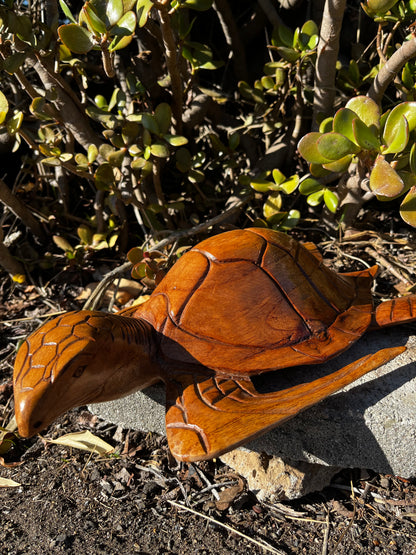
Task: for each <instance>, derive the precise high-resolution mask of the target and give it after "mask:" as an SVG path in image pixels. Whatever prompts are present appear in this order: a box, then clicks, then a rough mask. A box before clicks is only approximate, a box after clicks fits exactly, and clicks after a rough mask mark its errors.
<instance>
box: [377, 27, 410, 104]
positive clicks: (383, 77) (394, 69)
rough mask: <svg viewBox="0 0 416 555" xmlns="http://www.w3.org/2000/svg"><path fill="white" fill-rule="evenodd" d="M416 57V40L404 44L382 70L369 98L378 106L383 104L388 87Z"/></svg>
mask: <svg viewBox="0 0 416 555" xmlns="http://www.w3.org/2000/svg"><path fill="white" fill-rule="evenodd" d="M415 56H416V38H413V39H412V40H409V41H407V42H405V43H403V44H402V46H401V47H400V48H399V49H398V50H396V52H395V53H394V54H393V56H391V58H389V60H388V61H387V62H386V64H385V65H384V66H383V67H382V68H381V69H380V71H379V72H378V74H377V76H376V78H375V79H374V81H373V83H372V85H371V87H370V89H369V91H368V93H367V96H369V97H370V98H372V99H373V100H374V101H375V102H377V104H380V103H381V100H382V98H383V94H384V93H385V91H386V89H387V87H388V86H389V85H390V83H391V82H392V81H394V79H395V78H396V76H397V74H398V73H399V71H400V70H401V69H402V67H403V66H404V65H405V64H406V63H407V62H408V61H409V60H411V59H412V58H414V57H415Z"/></svg>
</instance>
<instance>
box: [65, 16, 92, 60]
mask: <svg viewBox="0 0 416 555" xmlns="http://www.w3.org/2000/svg"><path fill="white" fill-rule="evenodd" d="M58 34H59V38H60V39H61V41H62V42H63V43H64V44H65V46H66V47H67V48H69V50H71V52H75V54H85V53H86V52H89V51H90V50H91V49H92V48H93V46H94V41H93V34H92V33H91V32H90V31H88V29H85V27H81V25H77V24H76V23H69V24H68V25H61V26H60V27H59V28H58Z"/></svg>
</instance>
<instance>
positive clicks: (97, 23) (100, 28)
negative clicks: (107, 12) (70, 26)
mask: <svg viewBox="0 0 416 555" xmlns="http://www.w3.org/2000/svg"><path fill="white" fill-rule="evenodd" d="M82 20H83V21H85V23H86V24H87V26H88V29H89V30H90V31H91V33H94V34H95V35H97V36H99V35H104V34H105V33H106V32H107V28H106V25H105V23H104V21H102V19H100V18H99V17H98V15H97V12H96V11H95V9H94V8H93V6H92V5H91V3H90V2H86V3H85V4H84V6H83V8H82Z"/></svg>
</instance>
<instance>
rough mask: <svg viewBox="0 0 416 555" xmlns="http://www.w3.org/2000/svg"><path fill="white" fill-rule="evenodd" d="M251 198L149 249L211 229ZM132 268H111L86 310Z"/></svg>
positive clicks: (240, 200)
mask: <svg viewBox="0 0 416 555" xmlns="http://www.w3.org/2000/svg"><path fill="white" fill-rule="evenodd" d="M249 198H250V196H247V197H244V198H241V199H237V200H236V201H235V202H234V203H233V204H232V205H231V206H230V207H229V208H228V209H227V210H225V211H224V212H221V214H218V215H217V216H214V217H213V218H211V219H209V220H207V221H206V222H202V223H201V224H198V225H196V226H194V227H192V228H190V229H183V230H181V231H174V232H173V233H171V234H170V235H169V236H168V237H165V239H162V240H161V241H159V242H158V243H156V244H155V245H153V247H151V248H150V249H149V251H155V250H161V249H163V248H164V247H167V246H168V245H171V244H172V243H175V241H179V240H180V239H186V238H187V237H192V236H194V235H197V234H198V233H202V232H204V231H206V230H207V229H209V228H210V227H212V226H214V225H218V224H220V223H221V222H223V221H224V220H226V219H228V218H230V216H232V215H234V214H235V213H236V212H239V211H240V210H241V208H242V207H243V206H244V204H245V203H246V202H248V200H249ZM130 268H131V263H130V262H125V263H124V264H122V265H121V266H119V267H118V268H115V269H114V270H111V271H110V272H108V273H107V274H106V275H105V276H104V278H103V279H102V280H101V281H100V283H99V284H98V285H97V287H96V288H95V289H94V291H93V293H92V294H91V296H90V297H89V299H87V301H86V302H85V304H84V306H83V308H84V309H85V310H94V308H95V307H96V306H97V305H98V303H99V301H100V299H101V296H102V295H103V294H104V292H105V291H106V289H107V288H108V287H109V285H110V284H111V283H112V282H113V281H114V279H115V278H116V277H118V276H119V275H120V274H122V273H124V272H126V271H127V270H129V269H130Z"/></svg>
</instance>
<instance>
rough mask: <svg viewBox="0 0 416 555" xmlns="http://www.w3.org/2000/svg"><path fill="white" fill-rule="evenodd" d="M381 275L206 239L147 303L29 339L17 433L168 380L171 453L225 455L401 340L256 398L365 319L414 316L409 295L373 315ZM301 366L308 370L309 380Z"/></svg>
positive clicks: (76, 316) (275, 247)
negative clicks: (273, 374)
mask: <svg viewBox="0 0 416 555" xmlns="http://www.w3.org/2000/svg"><path fill="white" fill-rule="evenodd" d="M376 270H377V268H376V267H373V268H370V269H368V270H364V271H361V272H350V273H347V274H337V273H336V272H333V271H332V270H330V269H329V268H327V267H326V266H325V265H324V264H323V263H322V258H321V256H320V254H319V252H318V251H317V249H316V247H315V246H314V245H312V244H310V243H308V244H305V245H304V246H303V245H301V244H300V243H298V242H296V241H295V240H294V239H292V238H290V237H289V236H287V235H285V234H283V233H279V232H275V231H271V230H266V229H260V228H250V229H247V230H236V231H231V232H227V233H223V234H220V235H217V236H215V237H212V238H210V239H207V240H205V241H203V242H201V243H199V244H198V245H196V246H195V247H194V248H193V249H191V250H190V251H189V252H188V253H186V254H185V255H183V256H182V257H181V258H180V259H179V261H178V262H177V263H176V264H175V265H174V266H173V268H172V269H171V270H170V271H169V273H168V274H167V276H166V277H165V278H164V279H163V281H162V282H161V283H160V285H159V286H158V287H157V288H156V290H155V291H154V293H153V294H152V295H151V297H150V299H149V300H148V301H147V302H146V303H144V304H143V305H140V306H138V307H137V308H128V309H125V310H123V311H121V312H120V313H119V314H116V315H109V314H104V313H99V312H88V311H78V312H73V313H69V314H67V315H64V316H61V317H58V318H56V319H55V320H53V321H51V322H49V323H47V324H45V325H44V326H42V327H41V328H40V329H39V330H37V331H36V332H34V333H33V334H32V335H31V336H29V338H28V339H27V340H26V342H25V343H24V344H23V346H22V347H21V349H20V350H19V353H18V356H17V358H16V363H15V374H14V391H15V405H16V409H15V410H16V418H17V422H18V426H19V431H20V433H21V435H23V436H30V435H33V434H34V433H36V432H37V431H40V430H41V429H43V428H44V427H46V426H47V425H49V424H50V423H51V422H52V421H53V420H54V419H55V418H56V417H57V416H59V415H60V414H62V413H63V412H65V411H66V410H68V409H69V408H71V407H74V406H80V405H83V404H86V403H90V402H98V401H105V400H109V399H114V398H117V397H122V396H123V395H126V394H128V393H130V392H132V391H134V390H137V389H142V388H144V387H146V386H147V385H150V384H151V383H154V382H155V381H158V380H162V381H164V382H165V383H166V388H167V404H166V408H167V412H166V428H167V436H168V441H169V446H170V448H171V451H172V453H173V455H174V456H175V457H176V458H177V459H180V460H190V461H192V460H200V459H206V458H211V457H214V456H217V455H219V454H221V453H223V452H225V451H227V450H229V449H231V448H233V447H234V446H236V445H241V444H242V443H244V442H245V441H247V440H248V439H251V438H253V437H255V436H256V435H259V434H260V433H263V432H264V431H266V430H268V429H270V428H272V427H273V426H276V425H278V424H279V423H281V422H283V421H285V420H287V419H289V418H292V417H293V416H295V415H296V414H297V413H298V412H300V411H301V410H304V409H305V408H307V407H309V406H311V405H313V404H315V403H317V402H319V401H321V400H322V399H324V398H325V397H327V396H328V395H330V394H331V393H334V392H335V391H337V390H338V389H340V388H342V387H344V386H345V385H347V384H348V383H351V382H352V381H354V380H356V379H357V378H358V377H360V376H362V375H363V374H365V373H367V372H369V371H371V370H373V369H375V368H377V367H378V366H380V365H382V364H384V363H385V362H387V361H388V360H390V359H392V358H394V357H395V356H397V355H398V354H399V353H400V352H402V351H403V350H404V349H405V347H399V348H391V349H385V350H383V351H380V352H379V353H377V354H373V355H368V356H366V357H364V358H362V359H360V360H358V361H356V362H354V363H353V364H350V365H348V366H347V367H345V368H343V369H341V370H338V371H336V372H333V373H332V374H330V375H329V376H325V377H324V378H320V379H318V380H312V381H311V380H309V383H305V384H303V385H300V386H299V385H298V386H294V387H292V388H289V389H285V390H283V391H279V392H276V393H269V394H260V393H258V392H257V391H256V390H255V388H254V386H253V383H252V381H251V376H254V375H258V374H262V373H265V372H269V371H272V370H282V371H283V369H285V368H289V367H291V366H297V365H310V364H318V363H320V362H323V361H326V360H328V359H330V358H332V357H334V356H336V355H338V354H339V353H341V352H342V351H344V350H345V349H347V348H348V347H349V346H350V345H351V344H352V343H354V342H355V341H356V340H357V339H358V338H359V337H361V336H362V334H363V333H364V332H365V331H366V330H367V329H369V328H377V327H381V326H386V325H393V324H397V323H400V322H408V321H413V320H415V319H416V300H415V299H416V297H415V296H409V297H403V298H399V299H395V300H393V301H387V302H385V303H382V304H381V305H379V306H378V307H377V309H376V310H375V311H374V310H373V300H372V296H371V285H372V281H373V278H374V275H375V273H376ZM288 371H289V370H288ZM307 374H308V371H307V368H305V381H306V382H308V375H307Z"/></svg>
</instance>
